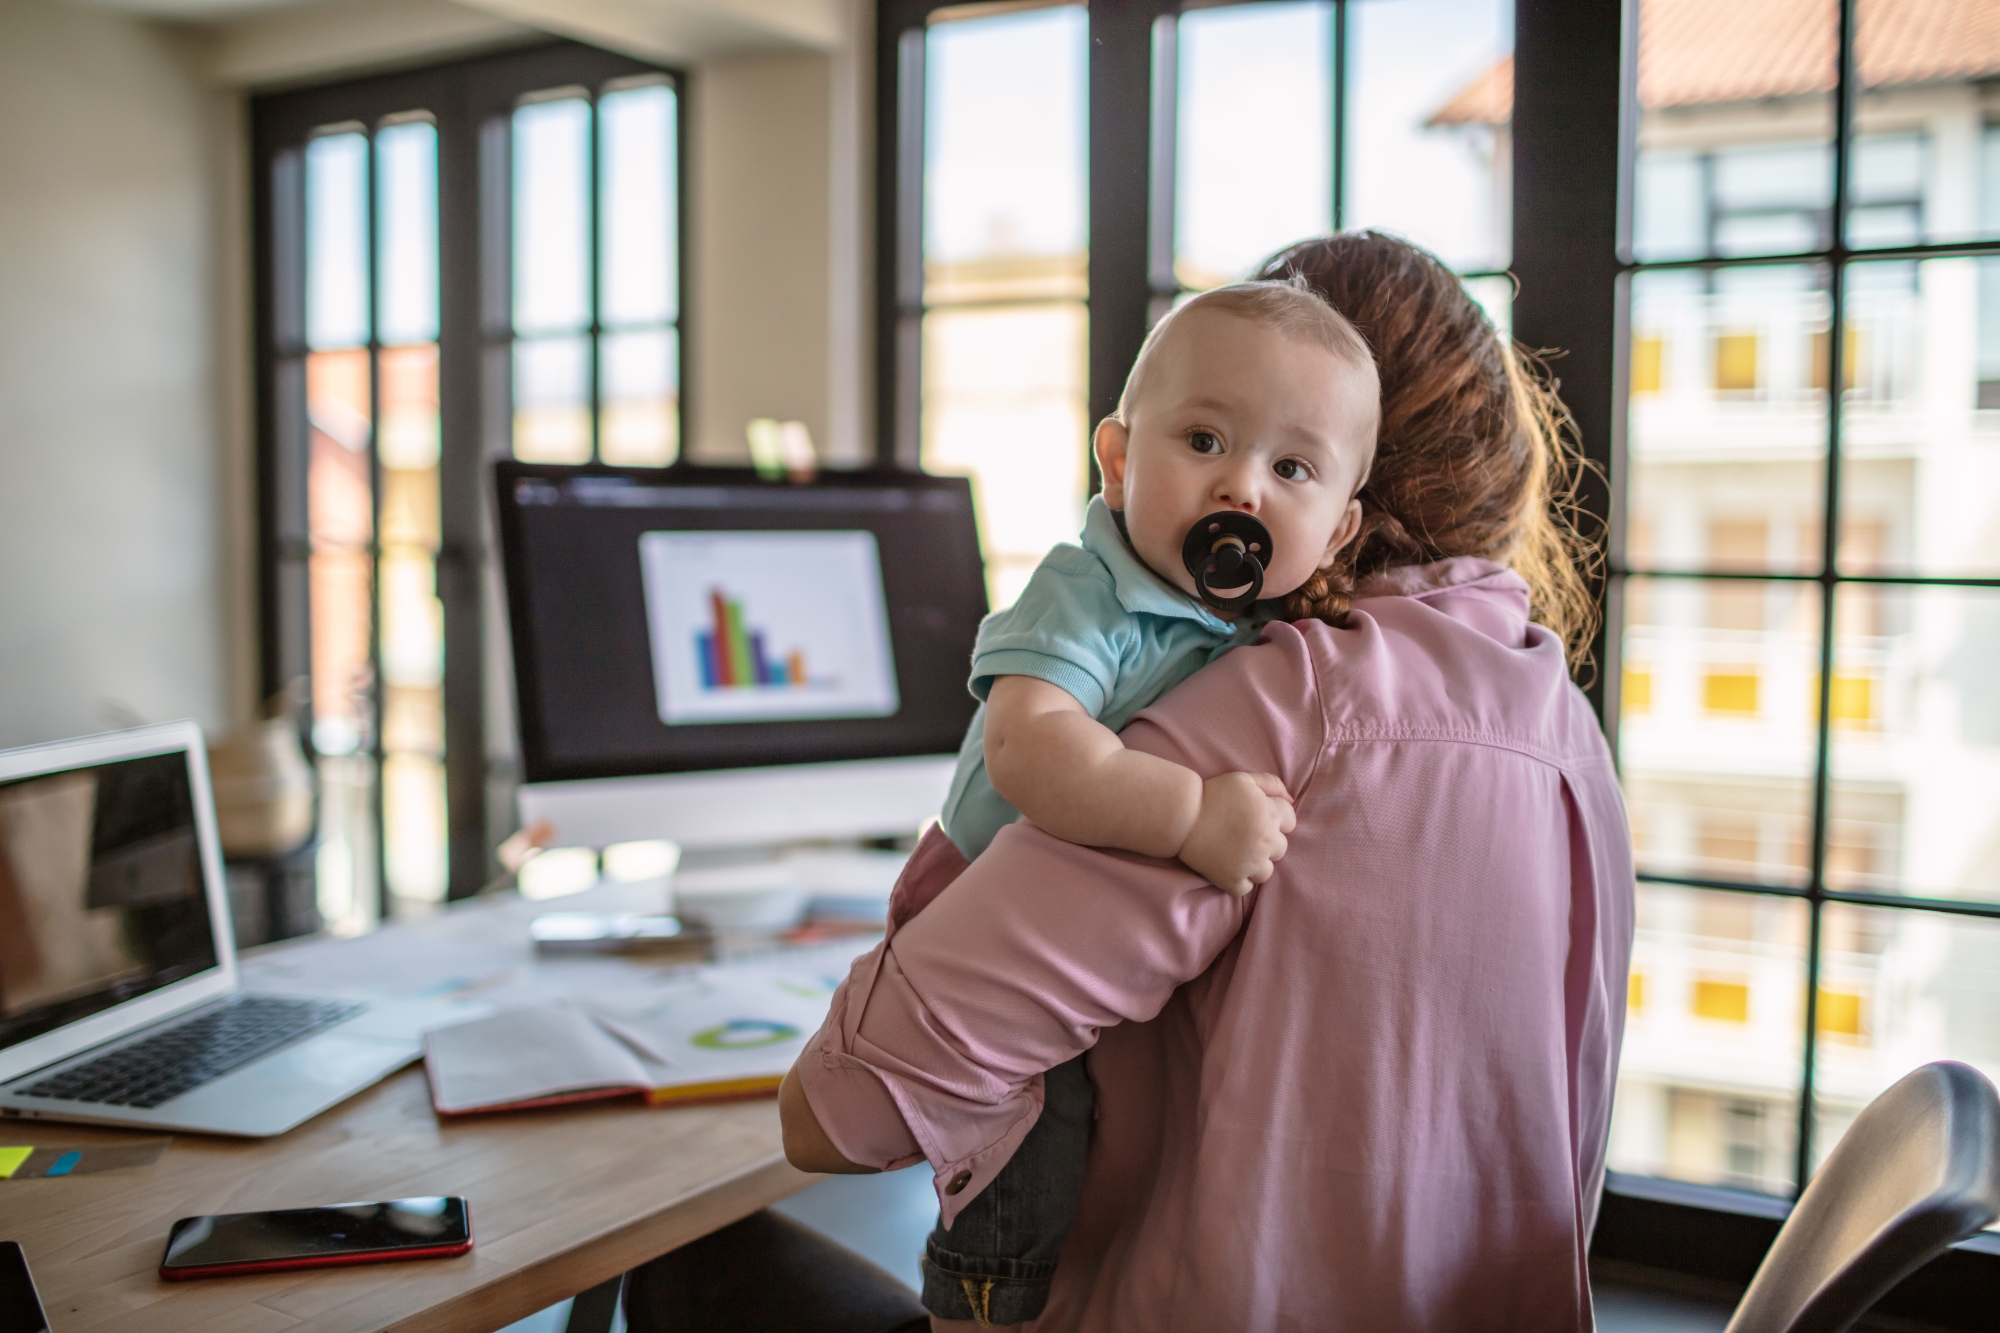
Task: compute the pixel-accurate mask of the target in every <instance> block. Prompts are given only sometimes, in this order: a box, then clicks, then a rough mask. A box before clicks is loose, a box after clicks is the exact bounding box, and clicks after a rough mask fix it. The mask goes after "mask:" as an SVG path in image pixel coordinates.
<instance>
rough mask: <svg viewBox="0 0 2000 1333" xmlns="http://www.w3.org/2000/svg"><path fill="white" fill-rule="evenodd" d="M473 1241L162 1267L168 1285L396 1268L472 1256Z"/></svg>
mask: <svg viewBox="0 0 2000 1333" xmlns="http://www.w3.org/2000/svg"><path fill="white" fill-rule="evenodd" d="M471 1251H472V1240H471V1238H470V1237H467V1238H466V1239H465V1240H463V1241H460V1242H459V1243H457V1244H456V1245H434V1246H431V1247H430V1248H428V1249H421V1250H371V1251H367V1252H365V1253H361V1254H315V1255H308V1256H303V1257H300V1258H297V1259H254V1260H251V1261H249V1262H247V1263H240V1264H203V1265H202V1266H201V1267H199V1268H169V1267H167V1266H166V1265H165V1264H161V1265H160V1276H161V1277H163V1278H165V1279H166V1280H167V1281H169V1282H185V1281H187V1280H188V1279H189V1278H197V1277H237V1276H239V1275H242V1274H247V1273H276V1272H280V1271H282V1270H285V1269H291V1268H347V1267H350V1266H352V1265H354V1264H393V1263H400V1262H401V1261H403V1260H405V1259H450V1258H454V1257H456V1256H457V1255H461V1254H469V1253H471Z"/></svg>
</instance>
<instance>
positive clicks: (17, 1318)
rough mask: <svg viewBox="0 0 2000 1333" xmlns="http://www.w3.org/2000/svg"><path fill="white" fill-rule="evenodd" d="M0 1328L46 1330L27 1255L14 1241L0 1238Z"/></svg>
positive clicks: (29, 1332)
mask: <svg viewBox="0 0 2000 1333" xmlns="http://www.w3.org/2000/svg"><path fill="white" fill-rule="evenodd" d="M0 1328H4V1329H6V1330H7V1333H49V1317H48V1316H47V1315H45V1314H43V1313H42V1298H41V1297H40V1296H38V1295H36V1294H35V1279H34V1276H33V1274H31V1273H29V1272H28V1256H27V1255H26V1254H25V1253H23V1252H22V1250H21V1246H20V1244H19V1242H17V1241H11V1240H0Z"/></svg>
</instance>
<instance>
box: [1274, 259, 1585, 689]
mask: <svg viewBox="0 0 2000 1333" xmlns="http://www.w3.org/2000/svg"><path fill="white" fill-rule="evenodd" d="M1295 275H1296V276H1297V277H1302V278H1304V279H1305V280H1306V281H1307V282H1308V283H1310V284H1311V285H1312V288H1313V290H1315V291H1317V292H1318V293H1319V294H1320V295H1321V296H1324V297H1325V298H1326V299H1327V301H1328V302H1330V303H1331V304H1332V306H1333V307H1334V309H1336V310H1338V311H1340V313H1341V314H1343V315H1345V316H1347V318H1348V320H1349V321H1350V322H1351V323H1352V324H1353V325H1354V326H1355V328H1356V329H1358V330H1359V331H1360V333H1361V336H1362V337H1363V338H1365V339H1367V341H1368V345H1369V348H1370V349H1371V350H1372V351H1373V352H1374V353H1375V365H1376V368H1377V371H1378V373H1379V374H1380V376H1381V382H1382V424H1381V431H1380V434H1379V436H1378V437H1377V438H1378V443H1377V445H1376V450H1375V464H1374V467H1373V468H1372V470H1371V471H1370V473H1369V477H1368V481H1367V484H1366V485H1364V486H1363V487H1362V488H1361V491H1360V493H1359V497H1358V498H1359V499H1360V501H1361V509H1362V518H1361V530H1360V532H1359V533H1358V534H1357V535H1356V536H1355V538H1354V540H1353V541H1352V542H1350V543H1348V545H1347V546H1346V547H1344V548H1343V549H1342V550H1341V553H1340V556H1339V558H1338V559H1337V560H1336V561H1335V563H1334V564H1333V565H1332V566H1331V567H1330V568H1328V569H1325V570H1322V571H1320V572H1318V573H1316V574H1314V575H1313V577H1312V578H1310V579H1308V580H1307V581H1306V583H1305V585H1304V586H1303V587H1301V588H1299V589H1298V590H1297V591H1296V592H1294V593H1292V594H1291V596H1289V597H1288V598H1286V599H1285V613H1286V614H1287V615H1288V616H1290V617H1291V618H1292V619H1295V620H1304V619H1309V618H1317V619H1321V620H1326V621H1329V622H1331V623H1333V624H1336V625H1338V624H1341V623H1343V622H1344V621H1345V619H1346V616H1347V611H1348V607H1349V606H1350V605H1351V604H1352V602H1353V599H1354V589H1355V585H1356V583H1357V582H1359V581H1360V580H1362V579H1365V578H1367V577H1368V576H1369V575H1371V574H1375V573H1378V572H1380V571H1382V570H1385V569H1391V568H1394V567H1396V566H1398V565H1419V564H1424V563H1427V562H1429V561H1432V560H1443V559H1447V558H1449V557H1451V556H1479V557H1482V558H1484V559H1488V560H1494V561H1498V562H1500V563H1503V564H1506V565H1508V566H1510V567H1511V568H1512V569H1513V570H1514V571H1515V572H1516V573H1518V574H1520V576H1521V577H1522V578H1523V579H1525V580H1526V581H1527V584H1528V588H1529V594H1530V613H1531V614H1532V615H1533V617H1534V618H1535V619H1536V620H1537V621H1539V622H1540V623H1541V624H1543V625H1546V626H1548V628H1550V629H1551V630H1553V631H1555V633H1556V634H1557V635H1558V636H1560V637H1561V639H1562V640H1563V643H1564V644H1565V645H1566V647H1567V650H1568V654H1569V660H1570V664H1571V665H1572V666H1573V667H1574V666H1580V665H1581V664H1582V662H1583V661H1584V660H1585V658H1586V656H1587V654H1588V651H1589V647H1590V642H1591V640H1592V638H1593V637H1594V636H1595V634H1596V631H1597V616H1598V610H1597V602H1596V599H1595V598H1594V597H1593V596H1592V595H1591V590H1590V576H1591V574H1592V572H1593V571H1594V570H1595V568H1596V565H1597V563H1598V561H1599V560H1600V559H1601V555H1600V553H1599V550H1598V548H1597V546H1596V545H1595V544H1594V543H1592V542H1589V541H1587V540H1586V539H1585V538H1584V537H1583V536H1581V535H1580V534H1579V532H1578V529H1577V522H1578V518H1579V515H1578V511H1577V505H1576V488H1577V481H1578V478H1579V477H1580V475H1581V474H1582V472H1583V469H1584V468H1585V467H1586V466H1587V464H1586V463H1585V462H1584V461H1583V458H1582V455H1581V454H1580V453H1579V451H1578V450H1577V448H1576V441H1575V429H1574V425H1573V423H1572V422H1571V420H1570V416H1569V413H1568V411H1567V409H1565V408H1564V407H1563V405H1562V400H1561V399H1559V398H1558V397H1557V396H1556V394H1555V390H1554V388H1553V386H1552V384H1551V382H1550V380H1549V377H1548V374H1547V372H1546V369H1545V367H1543V366H1542V364H1541V363H1540V362H1539V361H1538V360H1537V359H1536V358H1535V357H1534V355H1533V354H1532V353H1529V352H1528V351H1526V350H1525V349H1523V348H1520V347H1517V346H1514V345H1511V344H1510V343H1509V342H1508V341H1507V340H1506V339H1504V338H1502V337H1500V335H1499V334H1498V333H1497V332H1496V331H1495V330H1494V327H1493V323H1492V321H1491V320H1490V319H1488V318H1487V316H1486V312H1485V311H1484V310H1482V309H1481V308H1480V306H1479V304H1478V302H1476V301H1474V300H1473V299H1472V297H1471V296H1470V295H1469V294H1468V293H1467V292H1466V290H1465V285H1464V283H1462V282H1461V281H1460V280H1459V278H1458V275H1457V274H1455V273H1453V272H1452V271H1451V270H1450V269H1448V268H1446V267H1445V266H1444V265H1443V264H1441V263H1440V262H1438V260H1437V258H1436V257H1435V256H1433V255H1431V254H1430V253H1428V252H1427V251H1425V250H1422V249H1420V248H1418V247H1417V246H1414V245H1412V244H1410V243H1409V242H1408V241H1405V240H1402V239H1400V238H1398V237H1394V236H1386V235H1383V234H1382V233H1380V232H1373V231H1358V232H1342V233H1341V234H1339V235H1336V236H1326V237H1321V238H1319V239H1317V240H1311V241H1301V242H1300V243H1299V244H1297V245H1294V246H1291V247H1289V248H1288V249H1285V250H1281V251H1279V252H1278V253H1277V254H1275V255H1273V256H1271V258H1269V259H1267V260H1265V261H1264V263H1263V265H1262V267H1261V268H1259V270H1258V271H1257V273H1256V274H1255V275H1254V277H1256V278H1258V279H1262V280H1266V281H1272V280H1276V281H1283V280H1286V279H1289V278H1293V277H1294V276H1295Z"/></svg>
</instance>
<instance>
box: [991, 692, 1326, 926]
mask: <svg viewBox="0 0 2000 1333" xmlns="http://www.w3.org/2000/svg"><path fill="white" fill-rule="evenodd" d="M986 774H987V777H988V778H990V779H991V780H992V782H993V789H994V790H995V791H997V792H999V793H1000V795H1001V796H1003V797H1004V798H1006V800H1007V803H1008V804H1009V805H1011V806H1013V807H1014V808H1015V809H1016V810H1019V811H1020V812H1021V813H1022V814H1024V815H1026V816H1027V817H1028V818H1029V819H1030V820H1032V821H1034V823H1035V824H1036V825H1038V826H1039V827H1041V828H1044V829H1047V830H1048V831H1049V832H1050V833H1053V834H1055V835H1056V836H1057V837H1058V838H1061V839H1063V840H1064V841H1066V842H1074V843H1080V844H1082V845H1083V846H1086V847H1116V848H1119V849H1120V850H1123V851H1128V852H1137V853H1139V854H1140V855H1141V856H1157V857H1161V858H1163V859H1164V858H1168V857H1178V858H1180V860H1181V861H1182V862H1183V863H1184V864H1186V865H1187V866H1188V868H1189V869H1191V870H1193V871H1194V872H1195V873H1196V874H1198V875H1200V876H1201V877H1202V878H1203V879H1206V880H1207V881H1208V882H1209V883H1211V884H1214V885H1215V886H1216V887H1217V888H1220V889H1223V890H1226V891H1227V892H1230V893H1233V894H1238V895H1241V894H1245V893H1248V892H1249V891H1250V890H1251V889H1252V888H1253V887H1255V886H1256V885H1258V884H1262V883H1263V882H1264V881H1265V880H1267V879H1269V878H1270V877H1271V870H1272V866H1273V863H1274V862H1276V861H1277V860H1278V858H1280V857H1282V856H1283V855H1284V854H1285V835H1286V834H1287V833H1289V832H1291V830H1292V822H1293V815H1292V803H1291V798H1290V796H1289V795H1287V794H1286V792H1285V788H1284V784H1283V783H1281V782H1280V781H1279V780H1278V779H1277V778H1276V777H1274V776H1272V775H1271V774H1269V773H1241V772H1236V773H1221V774H1217V775H1216V776H1215V777H1212V778H1209V779H1208V780H1207V781H1203V780H1202V778H1201V777H1200V775H1198V774H1197V773H1195V771H1194V770H1193V769H1191V768H1187V767H1185V766H1183V765H1181V764H1177V763H1174V762H1173V761H1172V760H1169V759H1163V758H1160V757H1159V756H1157V755H1151V754H1147V753H1145V752H1144V751H1141V750H1128V749H1127V748H1126V747H1125V744H1124V742H1122V741H1120V740H1119V739H1118V736H1117V734H1116V733H1115V732H1113V731H1112V730H1111V729H1110V728H1109V727H1106V726H1105V725H1104V724H1103V723H1101V722H1099V721H1098V720H1097V719H1096V718H1094V717H1092V716H1090V714H1089V713H1088V712H1086V711H1085V710H1084V707H1083V705H1082V704H1080V703H1078V702H1077V701H1076V699H1075V698H1074V697H1073V696H1072V695H1071V694H1070V693H1069V691H1067V690H1065V689H1063V688H1062V687H1061V686H1059V685H1052V684H1050V683H1049V682H1048V681H1045V680H1038V679H1036V678H1035V677H1033V676H1001V677H999V678H998V679H996V680H995V681H994V682H993V688H992V691H991V693H989V694H988V696H987V699H986Z"/></svg>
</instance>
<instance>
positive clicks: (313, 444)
mask: <svg viewBox="0 0 2000 1333" xmlns="http://www.w3.org/2000/svg"><path fill="white" fill-rule="evenodd" d="M678 98H679V84H678V82H677V80H676V79H675V77H674V76H673V75H672V74H670V73H668V72H666V71H662V70H658V69H654V68H651V67H649V66H646V65H643V64H640V63H639V62H636V61H632V60H628V59H626V58H624V57H620V56H613V55H610V54H607V53H605V52H601V51H595V50H592V49H590V48H588V47H582V46H577V45H574V44H570V43H559V44H554V45H550V46H546V47H539V48H535V49H531V50H526V51H516V52H509V53H506V54H502V55H496V56H486V57H482V58H479V59H475V60H466V61H457V62H453V63H451V64H447V65H441V66H437V67H434V68H431V69H426V70H418V71H412V72H408V73H403V74H394V75H385V76H381V77H378V78H371V79H363V80H358V81H354V82H349V83H344V84H339V85H335V86H332V87H327V88H317V89H310V90H306V91H301V92H290V93H281V94H272V95H269V96H263V97H259V98H257V99H255V104H254V114H253V134H254V138H255V161H256V170H257V173H258V180H259V190H258V203H257V208H258V214H257V224H258V226H257V230H258V241H259V250H258V256H259V271H258V287H259V305H258V318H259V363H260V375H259V414H260V422H259V426H260V432H259V433H260V437H261V461H262V480H261V494H262V503H263V520H264V521H263V525H262V528H263V543H264V549H263V574H264V580H263V594H262V602H263V626H264V630H263V639H264V641H263V645H262V657H263V678H264V684H265V688H266V690H267V691H270V692H275V691H276V690H277V689H278V688H279V687H281V686H282V685H284V684H285V683H286V682H288V681H291V680H294V679H297V678H301V677H303V678H305V679H306V680H308V681H309V683H310V691H309V695H310V727H309V737H310V740H311V743H312V749H313V753H314V755H315V762H316V765H317V768H318V772H319V779H320V801H319V824H318V832H317V837H318V843H317V857H318V885H319V903H320V910H321V915H322V917H323V918H324V919H325V920H326V922H327V923H328V924H329V925H330V926H331V927H332V928H333V929H335V930H338V931H342V932H348V933H351V932H354V931H358V930H362V929H365V928H367V926H368V925H369V923H371V922H372V921H374V920H376V919H377V918H379V917H381V916H382V915H385V914H387V913H389V912H391V911H394V910H399V908H400V909H421V908H423V907H424V906H425V905H427V904H432V903H436V902H440V901H442V900H443V899H445V898H447V897H462V896H465V895H467V894H470V893H473V892H476V891H477V890H478V889H479V887H480V886H481V885H482V884H484V883H485V882H486V880H487V878H488V876H489V874H490V873H491V866H490V859H491V855H492V851H491V849H492V842H493V838H492V837H490V836H489V834H490V833H497V832H499V831H502V827H499V826H504V825H505V824H506V821H508V820H509V819H510V808H511V804H512V801H511V791H510V789H509V787H508V781H509V769H508V764H509V758H508V746H509V745H510V743H511V742H510V741H508V740H507V736H508V731H507V728H506V723H505V720H504V719H502V718H495V719H493V722H494V730H493V732H492V733H491V734H489V730H488V719H487V716H486V711H485V707H484V702H483V701H484V697H485V693H484V692H485V688H486V684H485V682H486V662H487V658H488V649H487V638H488V634H489V632H490V627H489V626H488V625H486V624H485V622H484V606H485V605H486V599H488V597H489V592H488V589H487V583H488V582H489V581H490V580H491V579H492V578H494V577H496V576H495V575H494V574H493V572H492V566H491V564H490V562H489V561H488V558H487V549H488V535H487V532H486V523H487V519H486V509H487V502H486V500H485V498H484V497H485V492H484V489H483V488H484V485H485V482H484V470H485V463H486V460H488V459H489V458H492V457H495V456H504V455H505V454H507V453H509V452H512V453H515V454H516V455H517V456H520V457H533V458H541V459H556V460H560V461H569V462H590V461H592V460H601V461H604V462H611V463H625V464H641V465H655V464H665V463H670V462H672V461H673V460H674V457H675V455H676V453H677V444H678V439H679V433H680V432H679V419H680V407H679V393H678V385H679V383H680V378H681V377H680V351H679V335H678V319H679V301H678V291H679V272H680V233H681V227H680V221H679V212H680V192H679V183H678V182H679V161H680V133H681V128H680V123H679V114H678V110H679V108H678ZM489 808H491V810H492V814H491V816H490V817H489Z"/></svg>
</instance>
